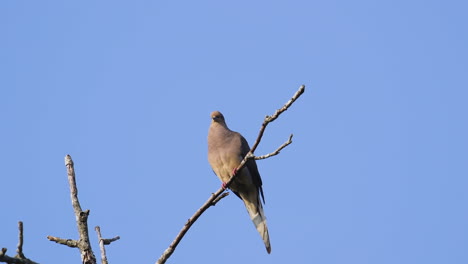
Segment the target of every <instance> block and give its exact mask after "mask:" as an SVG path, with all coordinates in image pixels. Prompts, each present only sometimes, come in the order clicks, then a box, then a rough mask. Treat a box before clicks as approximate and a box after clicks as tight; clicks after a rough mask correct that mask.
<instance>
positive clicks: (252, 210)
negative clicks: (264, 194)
mask: <svg viewBox="0 0 468 264" xmlns="http://www.w3.org/2000/svg"><path fill="white" fill-rule="evenodd" d="M242 200H243V201H244V204H245V207H246V208H247V212H249V215H250V219H251V220H252V222H253V223H254V225H255V228H256V229H257V231H258V233H259V234H260V236H261V237H262V239H263V243H265V248H266V250H267V252H268V254H270V252H271V245H270V235H269V234H268V227H267V223H266V217H265V213H264V212H263V206H262V203H261V202H260V199H259V197H258V194H257V197H255V199H242Z"/></svg>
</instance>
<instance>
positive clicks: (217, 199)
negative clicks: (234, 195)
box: [211, 192, 229, 206]
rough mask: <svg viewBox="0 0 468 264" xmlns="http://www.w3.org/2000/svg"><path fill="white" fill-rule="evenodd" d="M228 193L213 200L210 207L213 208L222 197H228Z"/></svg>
mask: <svg viewBox="0 0 468 264" xmlns="http://www.w3.org/2000/svg"><path fill="white" fill-rule="evenodd" d="M228 195H229V193H228V192H225V193H223V194H221V196H219V197H218V198H216V199H214V201H213V202H212V203H211V205H212V206H215V205H216V204H217V203H218V202H219V201H221V199H223V198H224V197H226V196H228Z"/></svg>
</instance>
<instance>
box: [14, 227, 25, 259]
mask: <svg viewBox="0 0 468 264" xmlns="http://www.w3.org/2000/svg"><path fill="white" fill-rule="evenodd" d="M16 253H17V255H16V257H17V258H20V259H25V258H26V257H25V256H24V254H23V222H21V221H19V222H18V249H16Z"/></svg>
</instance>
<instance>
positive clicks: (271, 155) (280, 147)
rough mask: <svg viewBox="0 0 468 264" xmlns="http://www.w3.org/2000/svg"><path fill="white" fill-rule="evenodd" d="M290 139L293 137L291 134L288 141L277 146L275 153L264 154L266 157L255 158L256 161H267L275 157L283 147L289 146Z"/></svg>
mask: <svg viewBox="0 0 468 264" xmlns="http://www.w3.org/2000/svg"><path fill="white" fill-rule="evenodd" d="M292 137H293V134H291V135H290V136H289V139H288V141H286V142H284V143H283V145H281V146H279V148H277V149H276V150H275V151H273V152H272V153H269V154H266V155H263V156H255V159H256V160H262V159H267V158H269V157H273V156H276V155H278V154H279V153H280V151H281V150H283V149H284V148H285V147H287V146H288V145H289V144H291V143H292Z"/></svg>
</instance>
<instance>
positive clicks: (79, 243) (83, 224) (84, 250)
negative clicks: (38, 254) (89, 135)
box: [47, 155, 96, 264]
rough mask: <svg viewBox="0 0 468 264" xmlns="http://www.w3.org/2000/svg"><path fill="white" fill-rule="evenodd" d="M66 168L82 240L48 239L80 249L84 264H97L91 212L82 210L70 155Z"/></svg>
mask: <svg viewBox="0 0 468 264" xmlns="http://www.w3.org/2000/svg"><path fill="white" fill-rule="evenodd" d="M65 166H66V167H67V174H68V184H69V185H70V198H71V200H72V206H73V211H74V212H75V218H76V225H77V227H78V234H79V236H80V239H79V240H72V239H62V238H57V237H53V236H48V237H47V239H49V240H50V241H54V242H56V243H59V244H63V245H67V246H69V247H77V248H79V250H80V253H81V261H82V263H83V264H96V257H95V256H94V253H93V250H92V249H91V243H90V242H89V232H88V216H89V210H86V211H83V210H81V206H80V201H79V200H78V188H77V187H76V179H75V168H74V167H73V160H72V158H71V156H70V155H66V156H65Z"/></svg>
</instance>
